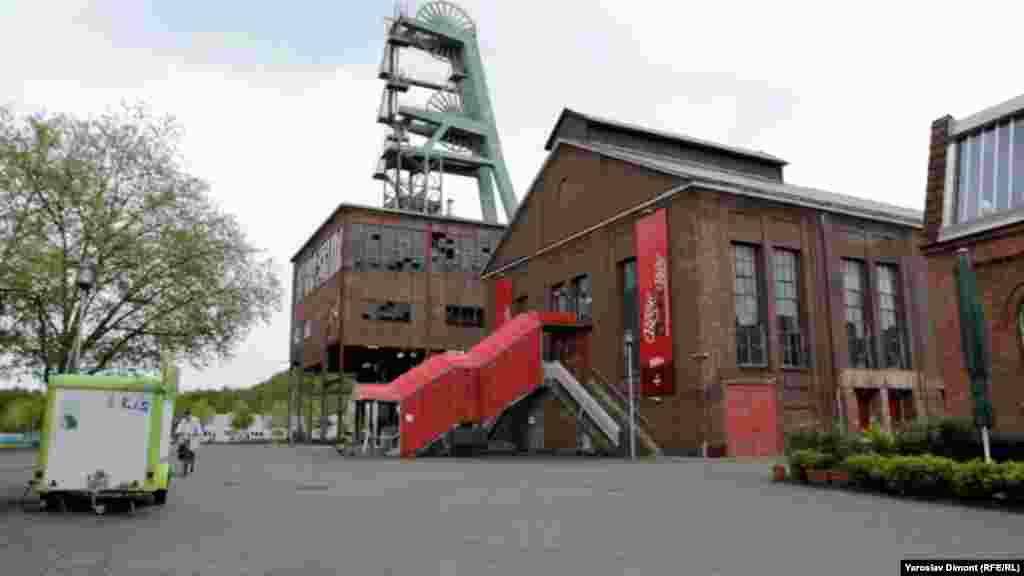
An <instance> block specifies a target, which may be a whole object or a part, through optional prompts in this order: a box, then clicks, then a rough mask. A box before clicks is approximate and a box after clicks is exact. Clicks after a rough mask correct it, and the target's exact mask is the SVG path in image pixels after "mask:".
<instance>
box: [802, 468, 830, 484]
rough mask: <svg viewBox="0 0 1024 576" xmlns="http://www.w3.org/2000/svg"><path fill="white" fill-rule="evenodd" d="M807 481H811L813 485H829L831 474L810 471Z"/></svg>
mask: <svg viewBox="0 0 1024 576" xmlns="http://www.w3.org/2000/svg"><path fill="white" fill-rule="evenodd" d="M807 479H808V480H810V482H811V484H828V480H829V472H828V470H813V469H811V470H808V471H807Z"/></svg>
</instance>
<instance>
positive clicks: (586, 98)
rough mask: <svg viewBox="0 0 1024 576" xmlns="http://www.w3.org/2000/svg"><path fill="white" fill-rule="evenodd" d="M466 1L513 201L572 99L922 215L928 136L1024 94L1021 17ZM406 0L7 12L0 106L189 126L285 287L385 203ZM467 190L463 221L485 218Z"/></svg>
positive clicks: (637, 1)
mask: <svg viewBox="0 0 1024 576" xmlns="http://www.w3.org/2000/svg"><path fill="white" fill-rule="evenodd" d="M409 3H410V4H413V5H415V4H416V3H415V2H409ZM420 3H421V4H422V3H423V2H420ZM460 4H461V5H462V6H463V7H464V8H466V9H467V10H468V11H469V13H470V14H471V15H472V16H473V17H474V19H475V20H476V22H477V29H478V31H479V39H480V44H481V50H482V53H483V59H484V66H485V67H486V69H487V75H488V78H487V80H488V83H489V85H490V89H491V96H492V102H493V104H494V107H495V112H496V115H497V122H498V129H499V133H500V137H501V139H502V145H503V148H504V150H505V157H506V162H507V163H508V167H509V170H510V171H511V175H512V182H513V185H514V187H515V190H516V193H517V195H518V196H519V197H520V198H521V197H522V196H523V194H524V193H525V189H526V187H527V186H528V185H529V183H530V181H531V180H532V179H533V177H534V175H535V174H536V171H537V170H538V168H539V166H540V163H541V162H542V161H543V159H544V155H545V153H544V150H543V145H544V141H545V139H546V137H547V135H548V132H549V131H550V130H551V128H552V125H553V123H554V121H555V119H556V118H557V116H558V113H559V112H560V111H561V109H562V108H563V107H566V106H568V107H572V108H575V109H577V110H580V111H582V112H590V113H593V114H596V115H601V116H606V117H610V118H615V119H619V120H623V121H628V122H633V123H638V124H642V125H646V126H650V127H652V128H660V129H663V130H669V131H674V132H680V133H684V134H688V135H691V136H695V137H699V138H705V139H709V140H715V141H718V142H722V143H726V144H732V145H735V146H741V147H747V148H753V149H759V150H764V151H766V152H769V153H771V154H774V155H776V156H781V157H782V158H784V159H786V160H787V161H789V162H790V165H789V166H788V167H787V168H786V174H785V175H786V180H787V181H788V182H790V183H796V184H801V185H807V186H814V187H818V188H824V189H828V190H832V191H835V192H842V193H846V194H853V195H857V196H862V197H865V198H872V199H875V200H880V201H886V202H890V203H893V204H898V205H900V206H906V207H911V208H916V209H923V206H924V189H925V172H926V163H927V153H928V136H929V126H930V123H931V121H932V120H934V119H935V118H938V117H940V116H943V115H945V114H951V115H953V116H954V117H962V116H966V115H969V114H972V113H974V112H977V111H979V110H981V109H982V108H986V107H988V106H991V105H994V104H997V103H1000V102H1002V101H1004V100H1007V99H1009V98H1011V97H1014V96H1017V95H1019V94H1022V93H1024V75H1021V74H1020V70H1019V65H1020V64H1019V55H1020V44H1019V42H1020V40H1019V39H1020V32H1021V28H1020V23H1021V22H1022V21H1024V19H1022V15H1024V5H1022V4H1021V3H1019V2H1009V1H1005V2H981V1H975V2H970V3H964V2H929V3H927V4H926V5H925V4H919V3H916V2H893V1H891V0H888V1H884V2H874V1H868V0H861V1H859V2H831V1H830V2H821V1H820V0H817V1H808V2H796V1H792V2H787V1H784V0H777V1H774V2H764V1H762V0H752V1H744V2H739V1H727V0H716V1H715V2H667V1H654V0H651V1H644V0H628V1H627V0H605V1H592V0H588V1H568V0H561V1H551V0H546V1H534V0H515V1H509V0H501V1H490V2H486V1H477V0H463V1H462V2H460ZM393 6H394V4H393V2H391V1H388V0H380V1H378V0H372V1H371V0H331V1H326V0H325V1H312V0H308V1H303V0H290V1H288V2H253V1H251V0H249V1H242V0H216V1H209V0H205V1H199V0H160V1H154V2H141V1H138V0H123V1H117V0H109V1H97V2H85V1H82V0H67V1H65V0H37V1H27V0H0V53H2V54H4V58H3V60H4V63H3V67H2V69H0V99H7V101H8V102H9V103H13V104H14V105H15V106H18V107H21V108H22V109H25V110H31V109H40V108H45V109H48V110H51V111H62V112H72V113H79V114H89V113H95V112H102V111H103V110H105V109H107V108H109V107H110V106H112V105H116V104H117V103H118V102H119V101H120V100H122V99H128V100H135V99H143V100H145V101H147V102H149V103H150V104H151V105H152V108H153V110H154V111H155V112H157V113H170V114H173V115H175V116H177V117H178V118H179V120H180V121H181V122H182V123H183V125H184V127H185V130H186V136H185V139H184V142H183V152H184V154H185V156H186V158H187V162H188V165H189V166H188V167H189V169H190V170H191V171H192V173H193V174H195V175H197V176H200V177H202V178H204V179H206V180H208V181H209V182H210V183H211V184H212V194H213V196H214V198H215V199H216V200H217V201H218V202H219V203H220V206H221V207H222V208H223V209H224V210H226V211H229V212H232V213H235V214H237V215H238V217H239V219H240V221H241V222H242V223H243V225H244V226H245V228H246V231H247V233H248V236H249V239H250V241H251V242H252V243H253V244H254V245H256V246H258V247H260V248H264V249H266V250H267V251H268V253H269V254H270V255H272V256H273V257H274V258H275V259H276V260H277V262H278V264H279V270H280V274H281V277H282V279H283V280H284V283H285V285H286V288H290V265H289V264H288V260H289V259H290V258H291V256H292V255H293V254H294V252H295V251H296V250H297V249H298V248H299V246H301V244H302V243H303V242H304V241H305V239H306V238H307V237H308V236H309V235H310V234H311V233H312V232H313V231H314V230H315V228H316V226H318V225H319V224H320V223H321V222H322V221H323V220H324V218H326V217H327V216H328V215H329V213H330V211H331V210H333V208H334V207H335V206H336V205H337V204H338V203H340V202H352V203H360V204H371V205H376V204H378V203H379V198H380V188H379V183H376V182H374V181H372V180H371V179H370V176H371V172H372V167H373V165H374V162H375V161H376V158H377V153H378V151H379V149H380V144H381V142H382V139H383V137H384V135H385V134H386V129H385V128H384V127H382V126H380V125H378V124H376V122H375V121H376V109H377V106H378V104H379V101H380V95H381V90H382V87H383V86H382V82H380V81H378V80H377V79H376V69H377V65H378V62H379V59H380V56H381V53H382V49H383V46H384V18H385V17H386V16H388V15H390V14H391V13H392V11H393ZM464 189H465V187H463V188H460V190H459V192H460V194H458V197H457V203H456V206H455V210H456V213H457V214H458V215H460V216H465V217H472V218H478V217H479V216H480V210H479V203H478V201H477V200H476V198H475V197H474V195H472V194H468V193H466V194H463V193H461V192H462V191H463V190H464ZM469 190H470V191H472V190H473V188H470V189H469ZM290 298H291V296H290V294H288V293H286V295H285V299H284V302H290ZM287 338H288V313H287V306H286V305H282V309H281V312H280V313H278V314H277V315H276V316H275V317H274V320H273V323H272V324H270V325H269V326H261V327H257V328H256V329H255V330H254V331H253V333H252V335H251V337H250V338H249V339H248V341H247V342H246V343H245V344H244V345H242V346H241V348H240V349H239V350H238V354H237V357H236V358H235V359H234V360H233V361H231V362H229V363H225V364H223V365H220V366H214V367H212V368H211V369H209V370H206V371H204V372H201V373H197V372H195V371H192V370H186V371H185V373H184V377H183V384H184V386H185V387H186V388H210V387H215V388H219V387H221V386H229V387H240V386H248V385H251V384H254V383H256V382H258V381H260V380H262V379H265V378H266V377H268V376H269V375H271V374H272V373H273V372H275V371H276V370H278V369H281V368H282V367H284V366H285V364H286V359H287Z"/></svg>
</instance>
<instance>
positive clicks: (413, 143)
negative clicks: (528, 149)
mask: <svg viewBox="0 0 1024 576" xmlns="http://www.w3.org/2000/svg"><path fill="white" fill-rule="evenodd" d="M410 14H411V11H410V10H408V9H404V8H401V7H396V9H395V15H394V18H391V19H389V20H388V22H387V45H386V46H385V48H384V57H383V59H382V61H381V65H380V71H379V78H380V79H381V80H384V81H385V82H387V84H386V86H385V88H384V94H383V95H382V98H381V104H380V109H379V111H378V114H377V121H378V122H380V123H382V124H385V125H387V126H389V127H390V128H391V134H389V135H388V136H387V139H386V140H385V142H384V149H383V151H382V152H381V156H380V160H379V161H378V163H377V169H376V170H375V172H374V175H373V177H374V179H376V180H380V181H382V182H383V183H384V198H383V203H384V207H385V208H393V209H398V210H407V211H413V212H421V213H425V214H430V215H440V214H442V213H443V212H444V210H445V208H444V202H445V197H444V177H445V175H446V174H448V175H453V176H463V177H468V178H475V179H476V181H477V187H478V189H479V191H480V211H481V213H482V214H483V219H484V221H486V222H497V221H498V210H497V204H496V203H495V192H497V197H498V198H500V199H501V203H502V207H503V209H504V211H505V215H506V217H507V218H511V217H512V215H513V214H515V211H516V206H517V202H516V197H515V194H514V193H513V191H512V182H511V180H510V179H509V175H508V169H507V168H506V167H505V159H504V157H503V156H502V152H501V142H500V140H499V139H498V129H497V126H496V124H495V119H494V108H493V107H492V106H491V98H490V93H489V92H488V90H487V79H486V76H485V74H484V67H483V62H482V61H481V59H480V48H479V46H478V44H477V30H476V24H475V23H474V22H473V20H472V19H471V18H470V17H469V15H468V14H466V12H465V11H464V10H463V9H462V8H460V7H459V6H457V5H456V4H453V3H451V2H447V1H445V0H434V1H432V2H429V3H426V4H423V5H422V6H420V8H419V9H418V10H416V13H415V16H410ZM403 50H420V51H422V52H425V53H427V54H430V55H431V56H433V57H434V58H437V59H439V60H441V61H442V62H445V63H446V64H447V65H448V67H449V71H448V74H447V78H446V79H443V78H442V79H434V80H430V81H427V80H422V79H418V78H416V77H415V74H409V73H406V72H405V71H403V69H402V68H401V67H400V60H401V59H400V56H401V54H402V51H403ZM410 89H415V90H416V91H423V90H426V91H429V92H430V95H429V98H427V99H426V103H425V104H424V105H419V106H406V105H402V103H401V102H400V100H402V99H404V98H405V95H406V94H407V93H408V92H409V91H410Z"/></svg>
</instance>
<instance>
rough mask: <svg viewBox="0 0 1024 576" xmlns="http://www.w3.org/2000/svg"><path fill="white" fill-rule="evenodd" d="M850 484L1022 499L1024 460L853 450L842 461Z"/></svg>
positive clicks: (936, 494)
mask: <svg viewBox="0 0 1024 576" xmlns="http://www.w3.org/2000/svg"><path fill="white" fill-rule="evenodd" d="M842 467H843V468H844V469H845V470H847V471H848V472H849V473H850V480H851V482H852V483H853V484H855V485H857V486H860V487H862V488H868V489H872V490H883V491H887V492H898V493H901V494H910V495H916V496H925V497H957V498H961V499H964V500H987V499H991V498H992V497H993V496H995V495H996V494H1000V493H1002V494H1005V496H1006V498H1007V499H1009V500H1012V501H1015V502H1024V462H1000V463H989V464H985V463H984V462H983V461H981V460H979V459H975V460H972V461H969V462H957V461H955V460H952V459H950V458H945V457H942V456H934V455H931V454H925V455H914V456H883V455H880V454H875V453H870V454H854V455H852V456H850V457H848V458H847V459H846V460H845V461H843V463H842Z"/></svg>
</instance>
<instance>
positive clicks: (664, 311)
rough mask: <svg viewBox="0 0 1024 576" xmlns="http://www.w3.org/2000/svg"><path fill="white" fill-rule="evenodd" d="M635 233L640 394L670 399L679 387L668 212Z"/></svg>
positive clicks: (647, 219)
mask: <svg viewBox="0 0 1024 576" xmlns="http://www.w3.org/2000/svg"><path fill="white" fill-rule="evenodd" d="M634 232H635V234H636V266H637V293H638V294H637V298H638V303H639V308H640V338H639V346H640V393H641V394H643V395H644V396H670V395H672V394H674V393H675V384H674V379H673V377H672V376H673V367H672V323H671V319H670V318H669V316H670V314H671V310H672V307H671V305H670V303H669V292H670V291H671V290H670V288H669V266H668V217H667V214H666V212H665V209H664V208H663V209H661V210H658V211H657V212H655V213H654V214H651V215H650V216H645V217H643V218H641V219H639V220H637V222H636V229H635V231H634Z"/></svg>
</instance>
